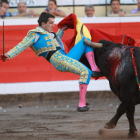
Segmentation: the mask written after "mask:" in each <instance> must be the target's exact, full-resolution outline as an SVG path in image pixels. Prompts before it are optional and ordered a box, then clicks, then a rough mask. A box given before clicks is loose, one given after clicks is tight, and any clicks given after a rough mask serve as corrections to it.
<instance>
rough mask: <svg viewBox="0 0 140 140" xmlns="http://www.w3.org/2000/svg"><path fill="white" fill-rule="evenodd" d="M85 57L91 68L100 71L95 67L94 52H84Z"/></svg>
mask: <svg viewBox="0 0 140 140" xmlns="http://www.w3.org/2000/svg"><path fill="white" fill-rule="evenodd" d="M86 58H87V60H88V62H89V64H90V67H91V70H92V71H98V72H100V69H99V68H98V67H97V65H96V63H95V59H94V52H93V51H90V52H88V53H86Z"/></svg>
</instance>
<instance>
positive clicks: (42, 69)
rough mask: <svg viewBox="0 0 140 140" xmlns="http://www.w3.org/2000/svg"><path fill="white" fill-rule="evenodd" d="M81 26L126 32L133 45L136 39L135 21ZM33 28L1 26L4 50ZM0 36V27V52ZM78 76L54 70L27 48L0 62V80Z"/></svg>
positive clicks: (139, 37)
mask: <svg viewBox="0 0 140 140" xmlns="http://www.w3.org/2000/svg"><path fill="white" fill-rule="evenodd" d="M85 25H87V26H88V27H92V28H96V29H100V30H102V31H105V32H107V33H110V34H114V35H120V34H128V35H130V36H132V37H133V38H134V39H135V40H136V41H137V44H138V43H139V42H140V33H139V30H140V23H139V22H137V23H98V24H92V23H90V24H85ZM35 27H36V26H35V25H18V26H17V25H16V26H5V52H7V51H8V50H9V49H11V48H13V47H14V46H15V45H17V44H18V43H19V42H20V41H21V40H22V39H23V37H24V36H25V35H26V34H27V32H28V30H30V29H33V28H35ZM54 31H57V27H55V28H54ZM2 35H3V32H2V26H0V46H1V47H0V54H2V53H3V51H2V48H3V47H2V46H3V43H2V39H3V37H2ZM72 35H73V30H68V31H66V32H65V34H64V36H63V38H62V40H65V39H66V38H70V37H71V36H72ZM66 51H67V48H66ZM78 78H79V76H78V75H75V74H71V73H61V72H59V71H57V70H55V69H54V68H53V66H51V65H50V64H49V62H47V61H46V60H45V59H44V58H42V57H37V56H36V54H35V53H34V52H33V51H32V50H31V49H30V48H28V49H27V50H25V51H24V52H23V53H21V54H20V55H18V56H17V57H15V58H13V59H11V60H8V61H6V62H2V61H0V83H14V82H35V81H58V80H60V81H61V80H77V79H78Z"/></svg>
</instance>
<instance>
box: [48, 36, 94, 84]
mask: <svg viewBox="0 0 140 140" xmlns="http://www.w3.org/2000/svg"><path fill="white" fill-rule="evenodd" d="M90 51H93V48H91V47H89V46H87V45H86V44H85V43H84V38H83V39H82V40H81V41H79V42H78V43H77V44H76V45H75V46H74V47H73V48H72V49H71V50H70V52H69V53H68V54H67V53H65V51H63V50H62V49H59V50H58V51H56V52H55V53H54V54H53V55H52V56H51V58H50V63H51V64H52V65H53V66H54V67H55V68H56V69H57V70H59V71H61V72H71V73H74V74H78V75H80V79H79V83H80V84H89V81H90V78H91V74H92V71H91V70H90V69H89V68H88V67H86V66H85V65H84V64H82V63H80V62H79V59H80V58H81V56H82V54H83V53H88V52H90Z"/></svg>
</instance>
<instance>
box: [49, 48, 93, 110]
mask: <svg viewBox="0 0 140 140" xmlns="http://www.w3.org/2000/svg"><path fill="white" fill-rule="evenodd" d="M62 53H63V51H62V50H58V51H57V52H56V53H54V54H53V55H52V56H51V58H50V63H51V64H52V65H53V66H54V67H55V68H56V69H57V70H59V71H61V72H71V73H75V74H78V75H80V79H79V84H80V101H79V107H78V108H77V109H78V111H88V110H89V108H88V107H87V106H86V102H85V96H86V90H87V85H88V84H89V81H90V78H91V74H92V72H91V70H90V69H89V68H87V67H86V66H85V65H83V64H82V63H80V62H79V61H77V60H75V59H72V58H70V57H68V56H66V55H65V54H62Z"/></svg>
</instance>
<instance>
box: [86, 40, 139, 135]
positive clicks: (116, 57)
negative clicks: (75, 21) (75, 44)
mask: <svg viewBox="0 0 140 140" xmlns="http://www.w3.org/2000/svg"><path fill="white" fill-rule="evenodd" d="M85 43H86V44H88V45H90V46H93V47H94V48H95V51H94V53H95V60H96V64H97V66H98V67H99V69H100V70H101V73H102V75H103V76H105V77H106V78H107V79H108V81H109V84H110V88H111V90H112V91H113V93H114V94H115V95H116V96H117V97H118V98H119V100H120V101H121V104H120V105H119V107H118V109H117V111H116V114H115V115H114V117H113V118H112V119H111V120H110V121H109V122H108V123H106V125H105V128H107V129H112V128H114V127H116V125H117V122H118V120H119V119H120V117H121V116H122V115H123V114H125V113H126V116H127V118H128V122H129V133H128V137H130V138H135V137H137V129H136V126H135V123H134V113H135V105H137V104H139V103H140V92H139V86H138V83H137V80H136V76H135V71H134V66H133V63H132V57H131V54H130V50H131V49H132V48H133V52H134V58H135V62H136V65H137V71H138V77H139V78H140V48H139V47H135V46H127V45H123V44H120V43H118V44H115V43H113V42H111V41H106V40H100V41H99V42H98V43H93V42H89V41H88V40H86V39H85ZM86 64H87V62H86Z"/></svg>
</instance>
